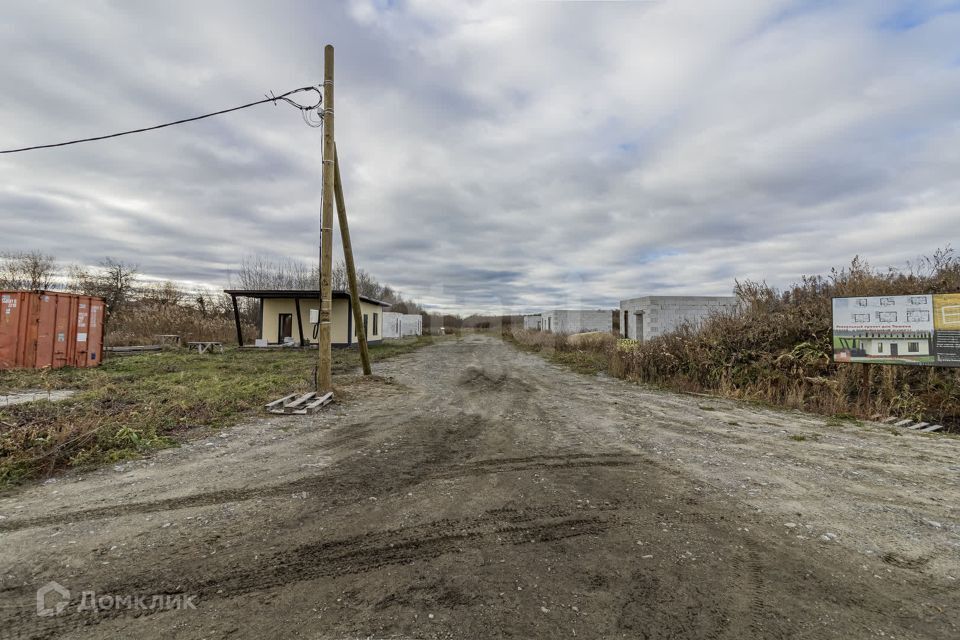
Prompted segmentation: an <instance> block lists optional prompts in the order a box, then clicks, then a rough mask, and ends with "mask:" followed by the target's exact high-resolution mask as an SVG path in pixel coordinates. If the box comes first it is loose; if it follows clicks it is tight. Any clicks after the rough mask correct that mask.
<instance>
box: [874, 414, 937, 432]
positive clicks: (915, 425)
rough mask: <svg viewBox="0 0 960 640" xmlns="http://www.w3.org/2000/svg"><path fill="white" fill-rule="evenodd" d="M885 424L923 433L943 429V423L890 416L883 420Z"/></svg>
mask: <svg viewBox="0 0 960 640" xmlns="http://www.w3.org/2000/svg"><path fill="white" fill-rule="evenodd" d="M883 423H884V424H890V425H893V426H894V427H902V428H904V429H910V430H911V431H919V432H921V433H932V432H934V431H939V430H940V429H943V425H942V424H930V423H929V422H914V421H913V420H910V419H904V420H901V419H900V418H897V417H890V418H887V419H886V420H884V421H883Z"/></svg>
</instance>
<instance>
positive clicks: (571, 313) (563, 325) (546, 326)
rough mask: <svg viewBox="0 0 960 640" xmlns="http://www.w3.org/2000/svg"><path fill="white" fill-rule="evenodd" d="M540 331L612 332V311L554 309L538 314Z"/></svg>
mask: <svg viewBox="0 0 960 640" xmlns="http://www.w3.org/2000/svg"><path fill="white" fill-rule="evenodd" d="M540 317H541V324H540V326H541V329H542V330H544V331H552V332H554V333H586V332H588V331H612V330H613V310H610V309H596V310H580V309H554V310H553V311H544V312H543V313H541V314H540Z"/></svg>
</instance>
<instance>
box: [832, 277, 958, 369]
mask: <svg viewBox="0 0 960 640" xmlns="http://www.w3.org/2000/svg"><path fill="white" fill-rule="evenodd" d="M833 360H834V362H862V363H876V364H910V365H926V366H934V367H960V294H957V293H948V294H937V295H931V294H917V295H909V296H872V297H858V298H834V299H833Z"/></svg>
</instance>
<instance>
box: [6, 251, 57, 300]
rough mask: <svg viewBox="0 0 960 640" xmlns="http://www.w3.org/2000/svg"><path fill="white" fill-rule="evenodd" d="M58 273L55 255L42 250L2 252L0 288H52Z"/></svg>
mask: <svg viewBox="0 0 960 640" xmlns="http://www.w3.org/2000/svg"><path fill="white" fill-rule="evenodd" d="M56 274H57V263H56V261H55V260H54V259H53V256H51V255H48V254H45V253H43V252H41V251H10V252H4V253H0V289H8V290H9V289H13V290H30V291H32V290H35V289H51V288H53V286H54V277H55V276H56Z"/></svg>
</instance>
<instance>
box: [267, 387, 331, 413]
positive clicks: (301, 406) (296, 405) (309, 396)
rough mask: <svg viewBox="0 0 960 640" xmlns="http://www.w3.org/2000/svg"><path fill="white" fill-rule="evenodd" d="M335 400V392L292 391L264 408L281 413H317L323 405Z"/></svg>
mask: <svg viewBox="0 0 960 640" xmlns="http://www.w3.org/2000/svg"><path fill="white" fill-rule="evenodd" d="M331 402H333V392H332V391H331V392H328V393H325V394H323V395H318V394H317V392H316V391H311V392H310V393H304V394H302V395H300V394H296V393H291V394H290V395H287V396H283V397H282V398H278V399H276V400H274V401H273V402H268V403H267V404H266V405H264V409H266V410H267V411H269V412H270V413H276V414H280V415H290V414H297V415H310V414H313V413H316V412H317V411H319V410H320V408H321V407H324V406H326V405H328V404H330V403H331Z"/></svg>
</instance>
